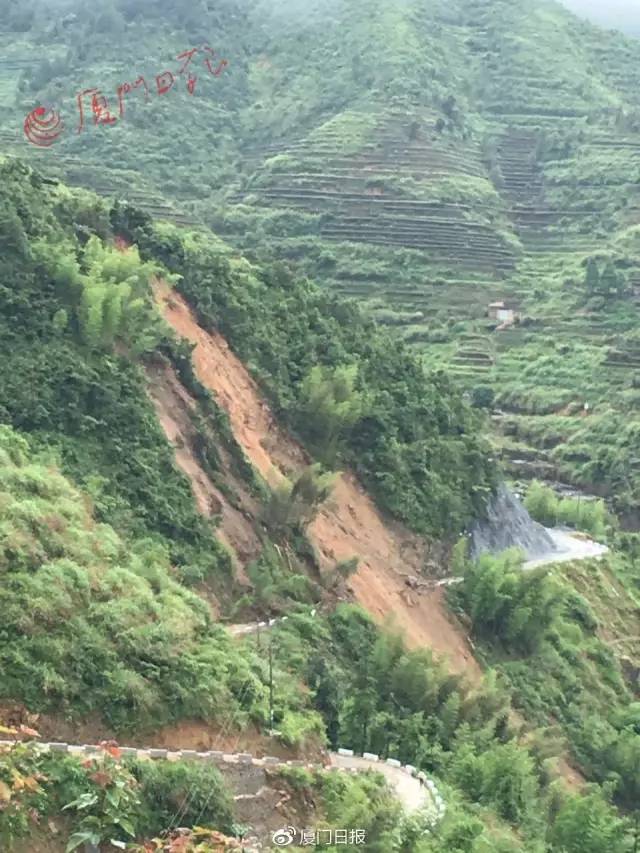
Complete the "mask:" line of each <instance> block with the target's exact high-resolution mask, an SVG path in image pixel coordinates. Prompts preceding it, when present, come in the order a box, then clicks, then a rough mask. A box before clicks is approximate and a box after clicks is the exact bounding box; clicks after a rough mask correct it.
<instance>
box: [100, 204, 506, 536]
mask: <svg viewBox="0 0 640 853" xmlns="http://www.w3.org/2000/svg"><path fill="white" fill-rule="evenodd" d="M112 218H113V223H114V228H115V229H116V231H118V233H123V235H124V236H125V237H127V238H128V239H134V240H136V242H137V243H138V245H139V246H140V250H141V252H142V255H143V257H145V258H147V257H150V258H154V259H158V260H162V261H163V262H164V263H165V264H166V265H167V267H168V268H169V269H170V270H171V272H172V273H174V274H175V275H177V276H180V280H179V285H178V286H179V288H180V290H181V291H182V292H183V293H184V294H185V295H186V296H187V297H188V298H189V300H190V301H191V303H192V304H193V305H195V306H196V308H197V310H198V313H199V315H200V318H201V320H202V322H203V323H204V325H205V326H207V327H210V328H217V329H220V330H221V331H222V332H223V333H224V335H225V336H226V337H227V339H228V340H229V341H230V342H231V344H232V345H233V346H234V348H235V349H236V351H237V353H238V355H239V356H240V357H241V358H242V359H243V360H244V361H245V362H246V363H247V364H249V365H250V366H251V367H253V368H254V372H255V373H256V375H257V377H258V378H259V379H260V380H261V382H262V383H263V385H264V387H265V388H266V390H267V391H268V393H269V395H270V396H271V398H272V400H273V401H274V404H275V409H276V412H277V413H278V414H281V415H283V416H284V418H285V419H286V420H288V421H289V422H290V423H291V425H292V426H293V427H294V428H295V429H296V430H297V431H298V432H299V434H300V435H301V436H302V437H303V438H304V439H307V440H308V441H309V443H310V446H311V447H312V448H313V449H314V450H315V451H316V452H317V453H319V455H320V458H323V459H325V461H328V462H329V463H331V464H335V462H336V455H337V453H338V450H340V449H342V454H341V456H342V458H343V459H344V460H345V461H347V462H349V463H350V464H352V465H353V466H354V467H355V468H356V470H357V471H358V472H359V473H360V474H361V475H362V477H363V480H364V482H365V483H366V484H367V485H369V487H370V488H371V490H372V492H373V494H374V495H375V496H376V497H377V498H378V499H379V502H380V503H381V504H382V506H384V507H386V508H388V509H389V510H390V511H391V512H392V513H394V514H395V515H397V516H399V517H400V518H402V519H403V520H405V521H406V522H407V523H408V524H409V525H410V526H411V527H413V528H414V529H416V530H418V531H421V532H427V533H435V534H442V533H446V534H449V533H452V532H455V531H456V530H460V529H462V527H464V525H465V524H466V523H467V522H468V521H469V520H470V519H471V518H473V517H475V515H477V514H478V513H480V512H481V511H482V508H483V506H484V502H485V500H486V498H487V496H488V494H489V492H490V490H491V487H492V486H493V485H494V483H495V476H496V475H495V471H494V467H493V466H492V464H491V463H490V461H489V459H488V453H487V446H486V445H485V444H484V443H483V442H482V440H481V438H480V436H479V432H480V430H481V428H482V420H481V418H480V417H479V416H478V415H477V414H476V413H475V412H474V411H473V410H472V408H471V407H469V406H468V405H467V404H465V403H464V402H463V401H462V399H461V397H460V396H459V395H458V394H456V393H455V391H454V389H453V388H452V386H451V382H450V380H449V379H448V377H447V376H446V375H445V374H443V373H442V372H438V373H428V372H427V371H426V370H425V368H424V367H423V365H422V364H421V362H420V360H419V359H417V358H416V357H415V355H413V354H412V353H411V352H410V351H408V350H407V349H406V348H405V347H402V346H398V345H397V342H395V341H394V340H393V338H392V337H391V336H390V335H389V334H388V333H385V332H384V331H383V330H380V329H379V328H377V327H376V326H375V325H374V323H373V322H372V321H371V320H368V319H366V318H365V317H364V316H363V314H362V313H361V312H360V311H359V310H358V308H357V307H356V306H355V305H354V304H352V303H346V302H345V301H344V300H341V299H337V298H335V297H334V296H332V295H330V294H328V293H327V292H326V291H324V290H322V289H320V288H318V287H317V286H314V285H313V284H312V283H311V282H309V281H308V280H305V279H302V278H300V277H297V276H295V275H294V274H292V273H291V272H290V271H289V270H287V269H286V268H285V267H284V266H283V265H274V266H270V267H267V268H265V269H261V268H259V267H254V266H251V265H249V264H248V263H246V262H243V263H242V262H241V263H238V262H235V263H234V262H233V261H232V260H229V259H227V258H226V257H224V255H223V254H222V252H221V249H220V248H219V247H218V246H216V244H215V243H214V244H213V246H212V245H211V244H210V242H209V241H208V238H207V237H206V236H205V235H189V236H186V237H182V236H181V235H180V233H179V232H178V231H177V230H176V229H172V228H170V227H169V226H164V227H162V228H160V229H154V228H153V226H152V224H151V223H150V222H148V221H145V219H144V217H141V216H140V214H139V213H138V212H136V211H135V210H134V211H129V210H128V209H127V208H125V207H122V206H120V207H116V208H115V209H114V211H113V217H112ZM132 220H133V221H132ZM141 220H142V221H141Z"/></svg>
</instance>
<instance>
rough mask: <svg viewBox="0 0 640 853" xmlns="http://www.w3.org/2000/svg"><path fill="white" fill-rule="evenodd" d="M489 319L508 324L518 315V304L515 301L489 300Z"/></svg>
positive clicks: (503, 324)
mask: <svg viewBox="0 0 640 853" xmlns="http://www.w3.org/2000/svg"><path fill="white" fill-rule="evenodd" d="M488 315H489V319H490V320H494V321H495V322H496V323H499V324H500V325H502V326H510V325H512V323H515V321H516V320H517V319H518V318H519V317H520V314H519V313H518V306H517V305H516V304H515V302H507V301H505V300H502V301H501V302H491V303H490V305H489V309H488Z"/></svg>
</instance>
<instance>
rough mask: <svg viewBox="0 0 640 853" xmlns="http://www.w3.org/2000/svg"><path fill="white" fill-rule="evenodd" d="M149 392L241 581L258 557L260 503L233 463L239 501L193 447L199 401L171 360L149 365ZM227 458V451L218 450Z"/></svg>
mask: <svg viewBox="0 0 640 853" xmlns="http://www.w3.org/2000/svg"><path fill="white" fill-rule="evenodd" d="M147 376H148V379H149V385H148V390H149V395H150V397H151V399H152V401H153V404H154V406H155V409H156V413H157V415H158V420H159V421H160V424H161V426H162V428H163V430H164V432H165V435H166V436H167V438H168V439H169V441H170V442H171V444H172V445H173V447H174V449H175V455H176V463H177V464H178V467H179V468H180V469H181V470H182V471H183V472H184V473H185V474H186V475H187V477H188V478H189V481H190V483H191V488H192V490H193V494H194V497H195V500H196V504H197V506H198V509H199V510H200V512H201V513H202V514H203V515H204V516H206V517H207V518H211V517H213V516H219V518H220V526H219V528H218V530H217V535H218V538H219V539H220V540H221V541H222V542H223V543H224V544H225V545H226V546H227V548H228V549H229V551H230V552H231V554H232V557H233V559H234V563H235V566H236V573H237V575H238V580H241V581H242V580H244V579H245V578H244V574H243V572H242V567H244V566H246V564H247V563H248V562H250V561H251V560H253V559H255V557H257V556H258V554H259V553H260V550H261V543H260V539H259V537H258V536H257V534H256V531H255V521H254V519H255V518H256V516H257V513H258V508H257V505H256V502H255V500H254V499H253V498H252V497H251V496H250V495H249V494H248V493H247V491H246V489H245V488H244V486H243V484H242V483H241V482H240V481H239V480H238V478H236V477H234V475H233V472H232V470H231V465H230V464H227V465H225V466H224V478H225V482H226V483H227V485H228V486H229V488H230V489H231V490H232V491H233V493H234V495H235V497H236V499H237V506H233V505H232V504H231V501H230V500H229V498H228V497H227V495H225V494H223V493H222V491H221V490H220V489H219V488H217V487H216V485H215V484H214V483H213V481H212V480H211V478H210V476H209V475H208V473H207V472H206V471H205V470H204V469H203V467H202V465H201V464H200V462H199V461H198V458H197V456H196V454H195V452H194V449H193V441H194V438H195V434H196V431H195V428H194V426H193V424H192V421H191V417H192V414H193V413H194V411H195V409H196V401H195V400H194V399H193V397H192V396H191V395H190V394H189V392H188V391H187V390H186V388H185V387H184V386H183V385H182V384H181V382H180V380H179V379H178V377H177V376H176V374H175V371H174V370H173V369H172V368H171V367H170V366H169V365H153V366H151V367H149V368H148V369H147ZM219 452H220V455H221V458H222V460H223V463H224V461H225V454H224V451H223V450H222V449H219Z"/></svg>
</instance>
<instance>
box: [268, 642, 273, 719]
mask: <svg viewBox="0 0 640 853" xmlns="http://www.w3.org/2000/svg"><path fill="white" fill-rule="evenodd" d="M269 734H270V735H272V734H273V631H269Z"/></svg>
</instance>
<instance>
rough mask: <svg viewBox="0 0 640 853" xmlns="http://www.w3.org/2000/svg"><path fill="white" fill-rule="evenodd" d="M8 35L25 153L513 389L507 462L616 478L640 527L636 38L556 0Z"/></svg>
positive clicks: (66, 23) (17, 143)
mask: <svg viewBox="0 0 640 853" xmlns="http://www.w3.org/2000/svg"><path fill="white" fill-rule="evenodd" d="M58 8H59V11H55V10H56V9H58ZM3 20H4V21H5V23H4V24H3V26H4V35H3V36H2V38H3V44H4V57H5V59H4V60H3V66H2V67H3V68H4V70H3V71H2V69H0V71H2V74H1V75H0V77H1V79H0V91H1V92H2V93H3V95H4V101H5V103H6V110H5V112H4V115H3V119H2V127H3V131H2V133H3V136H2V140H3V142H4V144H5V146H7V148H8V150H11V151H14V152H19V153H20V154H22V155H24V156H29V157H33V158H34V159H37V160H38V161H39V162H40V163H41V165H42V167H43V168H45V170H46V171H47V172H49V173H52V174H58V175H64V176H65V178H66V179H67V180H70V181H72V182H76V183H80V184H83V185H87V186H91V187H94V188H95V189H97V190H98V191H100V192H102V193H104V194H106V195H110V196H119V197H124V198H128V199H130V200H131V201H133V202H135V203H136V204H137V205H138V206H140V207H142V208H143V209H145V210H147V211H148V212H149V213H151V214H152V215H154V216H160V217H162V218H166V219H170V220H172V221H174V222H177V223H182V224H191V223H195V222H202V223H205V224H208V225H213V226H214V228H215V229H216V231H218V232H219V233H222V234H224V235H225V237H226V239H227V240H228V241H230V242H231V243H235V244H236V245H237V246H240V247H242V249H243V250H245V251H250V252H256V253H258V255H259V256H261V257H264V256H268V257H271V258H273V257H276V258H279V259H289V260H291V261H292V262H295V264H296V265H299V266H300V267H301V268H302V270H303V271H305V272H306V273H310V274H311V275H312V276H314V277H315V278H316V279H317V280H318V281H319V282H320V283H321V284H323V285H325V286H331V287H332V288H334V289H336V290H338V291H340V292H341V293H343V294H346V295H349V296H354V297H356V298H358V299H359V300H361V301H363V302H366V303H367V304H369V305H371V307H372V308H373V309H374V311H375V313H376V315H377V316H378V318H379V319H380V320H382V321H383V322H386V323H389V324H391V325H392V326H393V327H394V330H395V332H396V333H397V334H398V335H401V336H402V337H404V338H406V340H408V341H409V342H412V343H413V344H415V345H416V346H418V347H419V348H420V350H421V351H423V352H424V353H425V357H426V358H428V359H429V361H430V363H434V362H435V363H437V364H445V365H447V366H448V367H449V369H450V370H451V371H452V372H453V373H454V374H455V375H456V376H457V377H458V379H459V381H460V382H461V383H462V385H463V386H465V387H467V388H468V389H470V390H471V391H473V389H481V388H483V387H491V388H492V389H493V391H494V394H495V395H496V397H497V401H498V403H499V405H500V407H501V410H502V411H503V412H505V413H506V414H507V415H508V418H507V419H506V420H504V421H502V422H501V423H499V424H497V427H498V430H497V434H498V435H499V436H500V439H499V451H500V452H501V453H503V455H504V457H505V459H506V460H507V461H508V462H509V463H511V462H512V461H513V460H516V462H517V460H523V459H525V460H526V459H528V458H529V456H531V457H532V459H533V464H532V465H530V466H524V468H523V466H522V464H521V462H517V464H516V466H515V468H514V471H515V472H516V473H517V474H518V475H519V474H522V473H525V474H527V475H528V474H530V473H531V470H533V472H534V473H536V474H538V475H540V476H545V477H547V478H550V479H562V480H564V481H568V482H571V483H574V484H577V485H581V486H583V487H584V486H586V487H589V488H591V487H593V486H594V484H596V482H597V488H598V489H600V490H601V491H603V492H604V493H606V494H607V495H610V496H612V497H613V498H614V500H615V501H616V505H617V508H618V509H619V510H623V511H624V512H626V513H628V514H629V516H630V517H631V518H633V517H634V513H635V511H636V506H637V499H638V497H637V495H638V489H639V485H638V476H639V475H640V472H639V470H638V466H637V464H636V463H635V462H634V459H635V454H634V452H633V451H632V449H631V447H632V445H633V442H634V430H635V429H636V426H637V425H636V423H635V418H634V416H633V409H634V406H635V400H636V396H637V389H636V388H635V385H636V384H637V377H636V375H635V374H636V373H637V368H638V364H640V362H639V361H638V352H637V349H638V348H637V341H636V337H635V331H634V328H635V324H636V323H637V303H636V296H637V293H636V291H637V289H638V282H640V255H639V250H638V246H637V235H636V225H637V222H638V215H637V210H638V204H637V199H636V195H637V180H636V179H637V171H638V163H637V152H638V150H639V145H640V141H639V140H640V137H639V136H638V132H639V127H640V126H639V124H638V122H639V118H638V115H639V114H638V75H637V72H636V69H637V66H638V59H639V58H640V47H639V46H638V43H637V41H634V40H632V39H628V38H625V37H624V36H622V35H621V34H619V33H612V32H604V31H601V30H599V29H597V28H596V27H594V26H592V25H590V24H588V23H586V22H582V21H580V20H578V19H577V18H575V17H573V16H572V15H571V14H570V13H569V12H568V11H566V10H565V9H564V8H562V7H561V6H560V5H559V4H557V3H554V2H550V0H540V2H536V3H534V4H531V3H526V2H524V0H522V2H520V0H519V1H518V2H506V0H505V2H503V0H494V2H491V3H484V2H483V3H480V2H474V0H457V2H453V3H440V2H437V3H433V2H429V3H427V2H424V0H405V2H402V3H398V4H394V5H393V6H392V7H390V6H389V5H388V4H385V3H382V2H374V3H371V2H367V3H366V4H363V3H360V2H356V0H351V2H342V0H322V2H319V3H314V4H297V3H294V2H290V3H285V4H277V5H275V4H273V3H270V2H238V0H235V2H227V3H224V4H216V5H215V8H214V7H209V5H208V4H206V3H200V4H195V5H189V7H188V9H186V8H184V7H183V5H181V4H180V3H176V2H166V3H162V4H157V3H153V4H152V3H147V4H145V3H142V2H140V3H130V2H114V3H112V4H103V5H101V6H100V7H99V8H98V9H96V10H95V11H85V10H81V11H79V10H77V9H76V8H75V6H74V5H73V3H72V2H68V3H61V4H60V5H59V7H54V11H53V12H52V13H51V14H46V15H45V14H43V12H42V8H41V6H40V5H39V4H38V2H37V0H34V2H33V3H27V4H24V5H22V6H21V7H20V10H17V9H16V8H14V7H13V6H11V5H9V7H8V8H7V14H6V16H5V18H4V19H3ZM205 45H209V48H206V47H205ZM191 46H200V50H199V52H197V53H196V54H195V55H194V56H193V57H192V58H191V60H190V63H189V65H188V66H187V67H186V68H182V67H183V66H184V64H185V61H186V60H185V59H184V58H180V59H178V57H179V56H180V55H181V54H183V53H184V52H185V51H187V50H188V48H190V47H191ZM209 50H212V51H214V53H215V56H214V55H212V54H211V53H210V52H208V51H209ZM34 51H38V52H42V53H43V57H42V59H41V60H40V62H39V63H38V62H34V61H33V59H32V57H33V53H34ZM223 59H226V60H227V63H228V64H227V65H225V66H223V65H221V63H222V60H223ZM207 62H209V66H207V64H206V63H207ZM216 63H218V64H216ZM181 69H182V71H183V73H182V74H181V73H180V71H181ZM164 71H171V73H172V75H173V78H174V83H173V86H172V88H171V89H170V91H168V92H167V93H166V94H162V95H160V94H158V91H159V90H158V86H159V85H161V88H162V85H164V83H163V82H162V81H164V79H165V78H161V84H158V83H157V82H156V79H155V77H156V75H159V74H162V72H164ZM216 72H219V74H218V76H215V75H216ZM140 75H144V78H145V81H146V83H147V85H148V86H149V97H148V99H147V98H146V97H145V93H144V91H143V88H142V87H141V86H139V87H138V88H137V89H132V91H130V92H128V93H126V95H125V97H124V104H123V114H122V116H120V114H119V110H118V98H117V94H116V93H117V89H118V86H120V85H122V84H124V83H125V82H128V83H129V85H131V86H133V84H134V82H135V81H136V80H138V79H139V77H140ZM189 75H194V77H197V82H195V84H194V86H195V88H194V87H191V90H190V88H189V85H188V83H189ZM167 79H168V78H167ZM90 87H96V88H98V89H99V90H100V92H101V93H102V94H103V95H104V96H105V97H106V98H107V100H108V109H109V110H110V113H109V115H110V116H112V117H113V118H115V119H117V121H116V122H115V123H114V124H108V123H104V122H105V121H106V119H107V115H108V114H107V113H106V112H105V111H104V110H103V111H102V112H99V113H98V116H96V118H98V119H99V121H100V123H99V124H98V125H97V126H96V125H94V124H93V123H92V122H93V113H92V110H91V96H90V95H88V96H85V98H84V100H83V104H84V108H83V109H84V129H83V130H82V132H81V133H77V132H76V130H77V127H78V122H79V113H78V105H77V103H76V96H77V95H78V94H79V93H81V92H83V91H84V90H85V89H89V88H90ZM190 91H191V93H190ZM39 103H43V104H46V105H48V106H51V107H52V108H55V109H57V110H59V111H60V112H61V115H62V117H63V119H64V122H65V130H64V133H63V135H62V136H61V137H60V138H59V139H58V140H57V142H56V143H55V144H54V145H53V146H52V147H50V148H45V149H39V148H37V147H36V146H34V145H30V144H29V143H27V142H26V140H25V139H24V135H23V133H22V121H23V119H24V116H25V114H26V113H28V112H29V111H30V110H32V109H33V108H34V107H35V106H37V105H38V104H39ZM504 299H507V300H510V301H511V305H512V307H513V308H514V309H515V310H516V311H517V312H519V313H520V315H521V317H522V318H523V322H521V323H520V324H519V325H516V326H514V327H512V328H510V329H508V330H506V331H504V332H500V333H499V334H497V333H496V332H495V331H494V330H495V323H492V322H489V321H487V319H486V312H487V306H488V304H489V303H490V302H491V301H494V300H504ZM560 357H561V361H562V370H559V371H553V372H552V371H550V369H549V366H550V365H551V364H552V363H553V364H555V363H557V362H558V360H559V358H560ZM476 396H477V399H479V400H486V399H487V395H486V392H483V393H481V392H477V395H476ZM585 402H587V403H589V405H590V411H591V413H592V415H593V416H592V417H591V418H590V419H589V420H588V421H584V420H583V419H578V418H576V417H575V416H574V414H575V412H577V411H580V409H581V407H582V406H583V405H584V403H585ZM567 413H568V416H567ZM612 433H613V434H615V435H616V438H615V440H614V442H613V444H611V445H608V444H607V442H606V441H605V440H604V436H605V435H610V434H612ZM560 439H561V440H560Z"/></svg>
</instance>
